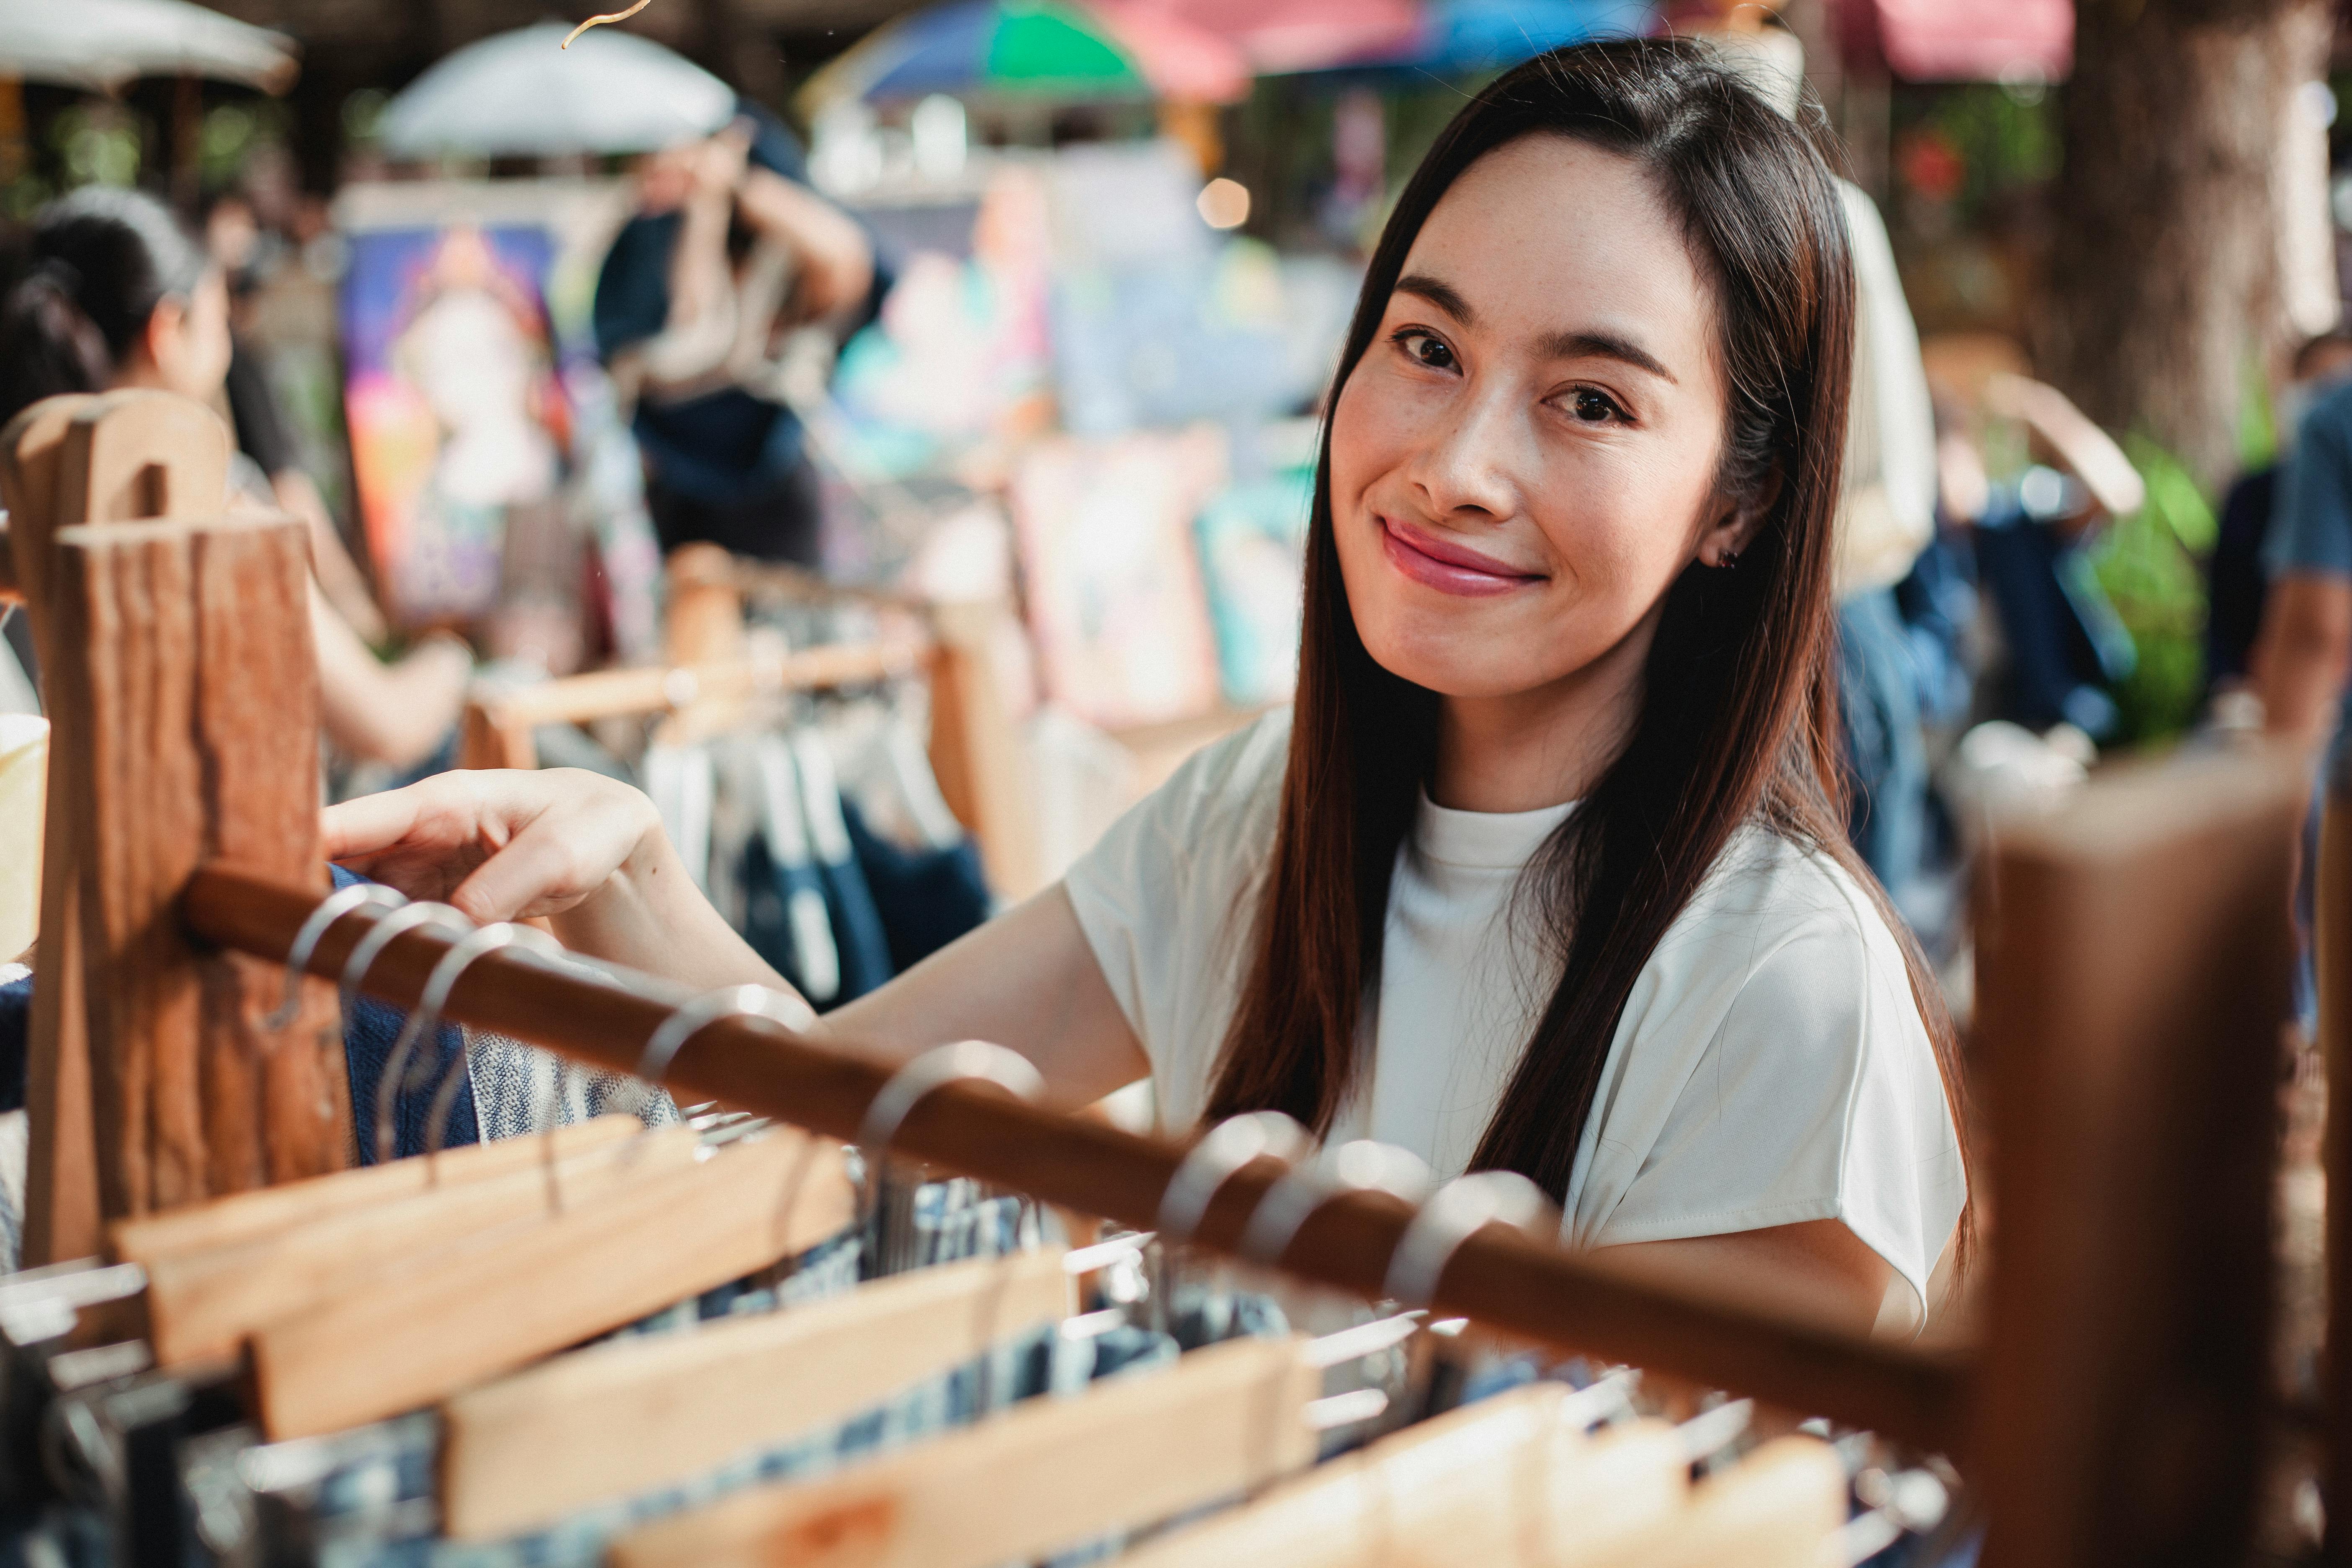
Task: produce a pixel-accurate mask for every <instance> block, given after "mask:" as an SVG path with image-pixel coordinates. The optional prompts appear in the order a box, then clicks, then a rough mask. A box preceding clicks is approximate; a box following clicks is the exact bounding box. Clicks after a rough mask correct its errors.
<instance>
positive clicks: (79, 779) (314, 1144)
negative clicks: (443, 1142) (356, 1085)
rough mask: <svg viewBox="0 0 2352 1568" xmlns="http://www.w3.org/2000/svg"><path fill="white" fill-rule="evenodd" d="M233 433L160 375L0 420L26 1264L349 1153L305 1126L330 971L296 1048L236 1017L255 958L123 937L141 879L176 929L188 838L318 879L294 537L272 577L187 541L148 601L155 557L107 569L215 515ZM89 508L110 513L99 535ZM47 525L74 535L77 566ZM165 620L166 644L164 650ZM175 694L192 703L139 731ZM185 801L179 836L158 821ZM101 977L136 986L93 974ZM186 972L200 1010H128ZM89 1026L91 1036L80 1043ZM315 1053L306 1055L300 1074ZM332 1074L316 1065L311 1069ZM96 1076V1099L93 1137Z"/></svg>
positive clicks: (173, 816)
mask: <svg viewBox="0 0 2352 1568" xmlns="http://www.w3.org/2000/svg"><path fill="white" fill-rule="evenodd" d="M229 451H230V443H229V437H228V432H227V430H226V428H225V427H224V426H222V425H221V423H220V421H219V420H218V419H217V418H215V416H213V414H212V413H211V412H210V411H209V410H207V409H205V407H204V406H203V405H200V404H196V403H193V402H190V401H188V400H186V399H183V398H176V397H173V396H171V395H167V394H163V393H153V392H121V393H110V394H107V395H103V396H99V397H64V398H52V399H50V400H48V401H47V402H45V403H41V404H37V405H35V406H34V407H32V408H30V409H28V410H26V412H25V413H24V414H23V415H22V416H19V417H18V418H17V419H16V421H15V422H13V423H12V424H11V425H10V426H9V427H8V429H7V430H6V432H5V434H0V499H5V501H6V503H7V506H8V510H9V513H10V519H9V545H10V550H9V556H10V564H11V566H12V567H13V569H14V572H15V575H16V579H17V586H18V588H19V590H20V591H21V593H22V595H23V596H24V598H25V600H26V605H27V608H28V610H29V611H30V613H31V615H32V618H33V630H34V636H35V640H36V644H37V648H38V651H39V654H40V661H41V665H42V670H43V684H44V687H45V689H46V694H47V702H46V707H47V710H48V714H49V718H50V721H51V731H50V746H49V784H48V792H47V799H48V801H49V803H50V804H49V806H48V813H47V827H46V844H45V847H44V853H43V868H42V879H43V888H42V916H41V930H42V938H41V942H40V948H39V953H38V957H37V984H36V986H35V990H34V1006H33V1021H32V1039H31V1053H30V1054H31V1061H30V1064H29V1070H28V1075H27V1076H28V1082H27V1099H28V1104H29V1110H30V1112H31V1123H32V1126H31V1132H32V1138H31V1152H30V1160H29V1169H28V1171H27V1181H26V1186H27V1193H26V1199H27V1201H26V1247H25V1258H26V1263H27V1264H28V1265H30V1264H39V1263H42V1262H49V1261H57V1260H60V1259H63V1258H76V1257H82V1256H87V1255H89V1254H90V1253H93V1252H96V1251H97V1250H99V1247H100V1240H101V1237H100V1227H101V1225H102V1223H103V1221H104V1220H105V1219H107V1218H112V1217H119V1216H120V1215H125V1214H131V1213H140V1212H145V1211H147V1210H148V1209H152V1208H153V1207H156V1206H160V1205H163V1204H166V1203H173V1202H182V1201H187V1200H189V1199H192V1198H194V1197H202V1196H205V1195H208V1194H212V1193H216V1192H227V1191H235V1190H237V1189H238V1188H240V1187H242V1186H249V1185H253V1184H257V1182H259V1181H261V1180H276V1179H282V1178H283V1177H285V1176H289V1175H295V1174H303V1173H310V1172H314V1171H317V1170H322V1169H330V1168H332V1167H334V1166H337V1165H340V1164H341V1163H343V1161H344V1158H345V1148H346V1144H347V1134H343V1135H330V1136H328V1137H326V1138H325V1139H324V1140H323V1141H322V1140H320V1138H318V1137H316V1136H313V1135H312V1134H315V1133H316V1132H317V1131H318V1128H319V1124H320V1121H321V1118H322V1115H323V1117H324V1121H325V1123H326V1125H327V1126H328V1127H329V1128H330V1129H333V1128H340V1127H341V1126H343V1125H344V1123H345V1121H346V1120H347V1118H348V1115H349V1110H348V1107H347V1105H346V1104H345V1103H344V1102H345V1101H346V1100H347V1095H346V1094H345V1092H344V1090H343V1088H342V1058H341V1050H340V1048H336V1049H333V1050H332V1051H331V1059H327V1060H325V1061H324V1063H323V1068H322V1067H321V1065H320V1053H321V1052H322V1051H324V1050H325V1049H326V1047H328V1046H331V1045H334V1044H335V1043H336V1036H337V1030H336V1027H335V1023H334V1009H333V993H332V991H331V988H329V987H326V986H323V985H312V986H309V987H306V992H305V996H304V1004H303V1011H302V1013H301V1015H300V1018H299V1022H298V1023H297V1025H296V1026H295V1027H294V1029H293V1030H291V1031H289V1035H290V1036H291V1037H294V1038H298V1039H299V1040H301V1041H303V1042H305V1045H304V1046H303V1047H293V1046H285V1045H284V1042H283V1041H272V1040H264V1039H262V1038H260V1037H258V1036H257V1033H256V1032H255V1031H254V1030H253V1028H252V1027H251V1026H250V1020H249V1018H248V1017H244V1016H238V1015H240V1014H241V1013H245V1014H249V1013H251V1012H253V1011H254V1010H256V1009H257V1010H259V1011H267V1010H268V1008H269V1007H272V1006H274V1005H276V1001H277V995H276V994H275V993H271V994H268V995H267V996H264V995H262V994H261V993H259V992H258V991H257V990H255V989H254V981H255V976H256V975H257V974H260V975H261V976H262V978H264V979H269V978H271V977H269V976H268V975H267V974H266V973H264V972H261V971H257V970H256V969H255V967H254V966H252V965H250V964H242V965H240V964H238V963H222V962H221V961H219V960H218V959H214V960H211V961H207V962H205V963H198V962H197V961H196V959H195V958H194V954H193V953H191V952H188V951H187V950H186V949H185V947H184V944H182V945H181V946H179V947H178V948H177V949H176V950H175V949H173V947H172V945H171V944H170V942H164V943H163V945H162V946H161V947H160V948H158V947H153V946H152V945H151V946H149V947H146V948H142V949H140V951H142V952H146V953H147V954H148V956H149V958H150V959H152V961H153V963H154V964H156V965H158V967H154V968H152V969H150V968H149V967H148V965H147V964H145V963H139V962H135V961H134V959H133V957H132V950H133V947H134V945H136V944H138V943H142V942H145V943H150V944H152V942H154V940H155V939H154V938H153V936H152V931H142V930H141V928H140V926H139V923H138V922H139V921H140V919H141V918H142V917H141V915H140V913H139V908H138V901H139V900H140V899H141V898H146V899H147V900H148V904H149V907H148V908H147V909H146V911H145V914H144V917H143V918H144V920H145V923H146V926H147V927H149V928H152V927H156V926H159V925H160V926H162V927H165V928H168V927H169V924H170V922H169V921H159V920H158V919H157V911H158V910H160V909H162V908H164V907H168V903H169V900H171V899H172V898H173V897H175V896H176V894H177V891H178V884H177V882H176V881H173V880H172V875H173V870H174V868H176V870H177V874H178V875H179V876H180V877H183V878H184V875H185V871H186V869H187V868H191V867H193V866H194V863H195V861H196V859H197V858H202V857H204V856H206V855H211V854H217V853H225V852H227V851H229V850H230V849H232V848H234V847H239V846H242V848H241V849H240V850H239V852H240V853H243V854H246V855H247V856H248V857H253V858H260V859H266V860H267V861H268V863H269V864H270V865H272V866H274V867H277V868H279V869H280V871H281V873H282V874H283V875H285V876H286V877H288V878H289V879H294V880H295V881H297V882H300V881H302V880H304V879H310V878H315V877H317V876H318V875H319V870H318V867H317V864H316V857H317V847H318V837H317V834H318V829H317V810H318V795H317V756H316V750H315V747H316V731H317V710H318V704H317V693H316V686H315V682H316V674H315V661H314V659H313V658H312V656H311V653H310V639H309V630H308V628H309V619H308V615H307V603H306V598H305V595H306V594H307V587H306V577H307V571H308V568H307V555H306V554H305V552H304V547H303V546H302V545H301V543H300V542H299V541H298V542H296V543H295V544H294V545H293V546H292V547H291V552H290V554H289V551H288V547H287V546H285V545H284V544H283V543H282V542H281V543H280V544H279V545H278V546H277V547H276V548H277V554H276V556H275V557H274V558H273V559H274V561H275V563H276V566H275V569H276V572H277V575H276V576H274V577H267V578H266V580H265V579H264V578H257V577H255V576H254V575H252V574H249V573H247V572H244V571H241V570H232V571H229V572H228V574H227V575H226V577H222V576H219V575H218V574H217V572H218V569H219V568H220V567H221V565H222V563H224V562H226V561H228V560H229V559H230V558H229V556H227V555H221V554H218V553H216V552H215V553H214V554H205V552H202V551H200V550H199V549H198V547H197V546H196V545H195V544H194V543H193V542H191V543H190V544H189V545H188V546H187V547H186V549H185V550H184V551H183V552H181V556H182V564H184V565H190V566H204V565H205V564H206V563H209V564H210V566H211V567H212V568H214V571H213V572H212V573H210V574H208V573H207V572H205V571H196V572H194V574H188V575H184V576H183V577H181V578H178V579H173V581H174V582H176V583H178V584H179V587H178V588H177V589H176V590H174V592H176V593H177V594H178V597H177V599H176V600H174V599H173V596H172V594H171V593H165V594H163V595H162V596H161V597H158V596H157V584H158V583H159V582H161V581H163V579H161V578H159V577H157V576H155V575H154V574H153V571H150V572H148V573H147V574H146V575H141V574H138V573H132V574H130V575H129V576H120V575H116V574H110V569H111V568H113V567H114V566H116V565H118V564H120V563H118V562H117V561H116V559H115V556H114V554H113V552H112V551H111V550H110V548H108V547H107V546H106V545H105V544H104V543H103V538H104V535H105V534H106V533H107V532H110V531H113V530H114V528H115V526H116V525H119V524H123V523H127V522H130V521H133V520H138V519H142V518H156V517H162V516H171V515H176V516H182V517H188V516H205V515H209V514H212V513H215V512H217V511H218V510H219V509H220V507H221V506H222V504H223V502H224V500H225V498H226V494H227V473H228V459H229ZM97 524H104V525H107V526H106V527H105V528H103V529H100V530H99V531H98V532H96V533H93V532H91V531H90V526H89V525H97ZM216 526H222V527H226V526H227V525H216ZM272 526H273V527H274V528H276V529H277V530H278V531H279V532H280V533H282V531H283V529H284V528H287V527H297V528H299V525H295V524H275V525H272ZM61 537H70V538H72V539H73V540H74V541H75V542H76V556H75V563H74V564H73V565H72V566H71V567H70V568H68V566H67V565H66V564H65V562H64V551H63V547H62V546H61V544H60V543H59V540H60V538H61ZM142 549H143V550H145V551H147V552H148V553H147V554H146V555H142V557H141V559H142V562H144V563H145V564H146V566H147V567H150V568H153V569H154V571H160V570H162V569H163V568H162V566H161V565H160V564H159V563H157V562H156V561H154V560H152V559H151V558H150V557H152V554H153V550H154V546H153V545H152V542H150V543H149V544H147V545H144V546H142ZM94 571H95V574H93V572H94ZM289 572H290V573H291V576H290V577H289V576H288V575H286V574H287V573H289ZM206 595H209V596H208V597H207V596H206ZM289 595H290V597H289ZM173 637H177V638H178V639H179V642H178V644H177V645H176V646H177V649H178V651H177V652H176V653H173V654H170V655H168V656H167V655H166V654H165V653H164V652H163V648H164V646H165V642H166V640H167V639H169V638H173ZM173 704H177V706H176V708H174V707H173ZM166 710H170V711H172V712H174V713H176V714H177V715H178V716H179V718H180V719H184V722H180V721H177V720H175V721H172V722H165V723H163V724H161V725H154V724H153V723H152V720H153V718H154V716H155V715H157V714H160V713H163V712H165V711H166ZM142 716H143V717H144V718H145V719H146V720H147V721H149V723H150V728H148V729H146V730H144V731H142V730H141V729H139V728H138V727H137V726H138V724H139V722H140V721H141V719H142ZM192 755H193V758H194V761H193V762H191V761H190V760H189V759H190V757H191V756H192ZM165 781H168V782H169V786H170V787H169V788H163V787H159V786H160V785H162V784H163V783H164V782H165ZM190 813H193V814H194V822H195V824H196V826H195V830H194V831H193V832H189V833H186V834H185V835H184V836H175V835H176V833H177V830H176V829H175V827H174V826H173V825H174V824H178V823H182V822H183V820H184V818H186V817H187V816H188V815H189V814H190ZM151 881H152V882H154V883H155V884H156V885H154V886H152V887H148V886H146V883H147V882H151ZM93 889H96V891H95V892H93ZM142 889H144V890H143V891H142ZM93 898H95V899H96V900H97V901H95V902H93V901H92V900H93ZM93 933H96V934H95V935H93ZM165 934H166V936H168V930H167V931H166V933H165ZM93 971H96V972H100V973H106V974H108V975H111V976H121V975H123V974H124V973H126V972H127V973H130V974H131V980H130V982H129V983H128V984H127V986H126V987H125V988H123V989H121V990H117V989H115V988H113V982H112V981H109V982H107V983H105V984H101V985H100V986H96V987H93V986H91V985H90V984H89V983H88V982H89V978H90V974H91V973H92V972H93ZM191 976H193V977H194V978H193V980H191V978H190V977H191ZM188 984H194V987H195V992H196V994H197V995H198V997H199V1004H198V1005H197V1007H196V1009H195V1011H194V1013H193V1014H189V1013H187V1012H186V1011H185V1009H184V1008H180V1007H178V1005H177V1004H176V1003H173V1004H172V1005H165V1006H164V1007H163V1018H162V1019H161V1020H158V1021H156V1022H157V1024H158V1026H157V1027H156V1028H155V1029H153V1030H149V1029H147V1028H146V1027H145V1026H144V1024H143V1023H141V1022H139V1020H140V1019H141V1018H142V1017H143V1016H144V1014H143V1013H142V1011H141V1010H142V1009H152V1008H153V1007H154V1006H156V1005H157V1004H158V998H172V997H175V996H178V995H180V994H184V988H185V987H186V986H187V985H188ZM126 1008H128V1009H130V1011H128V1012H126V1011H125V1009H126ZM94 1028H95V1029H96V1030H97V1031H99V1032H100V1034H101V1035H102V1037H103V1039H104V1041H105V1044H104V1046H103V1047H102V1053H101V1054H102V1059H101V1060H99V1061H97V1062H95V1063H94V1062H93V1060H92V1058H91V1054H90V1053H91V1038H92V1035H93V1029H94ZM281 1046H284V1048H283V1049H282V1050H281V1049H279V1048H278V1047H281ZM306 1052H307V1055H306ZM306 1059H307V1060H308V1061H309V1062H310V1068H311V1069H315V1070H305V1071H296V1070H295V1068H296V1065H297V1064H298V1063H299V1062H302V1061H304V1060H306ZM159 1061H160V1062H162V1063H163V1064H165V1066H166V1068H167V1073H166V1080H165V1084H166V1090H167V1092H166V1093H165V1097H164V1098H163V1099H155V1098H152V1095H153V1093H154V1092H155V1090H156V1086H155V1085H154V1084H153V1082H152V1079H151V1077H150V1069H151V1068H153V1067H154V1066H155V1065H156V1064H157V1063H158V1062H159ZM257 1064H259V1065H258V1066H257ZM93 1068H95V1069H96V1070H95V1075H94V1072H93ZM327 1069H331V1074H332V1077H331V1081H328V1080H320V1079H317V1071H318V1070H327ZM256 1073H257V1074H258V1079H257V1081H256V1080H255V1079H254V1075H255V1074H256ZM95 1079H103V1081H104V1089H103V1093H104V1096H105V1097H106V1102H107V1105H108V1107H109V1110H108V1115H107V1127H106V1130H105V1131H104V1135H103V1136H102V1137H101V1134H100V1128H99V1125H98V1119H97V1116H96V1113H95V1111H94V1109H93V1099H94V1095H95V1094H97V1093H98V1092H99V1085H98V1083H97V1082H96V1081H95ZM142 1085H143V1086H144V1087H143V1088H140V1087H137V1086H142ZM182 1089H185V1090H186V1091H187V1092H186V1094H185V1096H184V1100H183V1099H182V1097H181V1096H180V1094H179V1091H180V1090H182ZM248 1090H250V1093H248V1092H247V1091H248ZM126 1095H131V1096H133V1097H132V1098H126ZM254 1095H259V1096H261V1097H262V1100H261V1101H260V1102H259V1103H257V1102H256V1100H254V1099H253V1096H254ZM273 1097H274V1098H273ZM322 1106H323V1107H324V1110H323V1111H322V1110H321V1107H322ZM159 1128H160V1129H162V1130H163V1131H161V1133H160V1138H161V1142H156V1141H154V1139H153V1138H152V1137H151V1134H156V1132H157V1129H159ZM306 1129H307V1130H308V1131H306Z"/></svg>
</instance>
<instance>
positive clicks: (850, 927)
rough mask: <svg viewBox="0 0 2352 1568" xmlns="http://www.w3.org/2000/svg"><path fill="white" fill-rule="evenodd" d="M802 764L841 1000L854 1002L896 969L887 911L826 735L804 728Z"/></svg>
mask: <svg viewBox="0 0 2352 1568" xmlns="http://www.w3.org/2000/svg"><path fill="white" fill-rule="evenodd" d="M792 754H793V761H794V762H795V763H798V764H799V770H800V784H801V788H800V801H801V810H802V812H803V814H804V815H805V816H806V819H807V822H808V842H809V849H810V852H811V854H812V855H813V857H814V859H815V861H816V867H817V872H818V875H820V876H821V877H823V878H824V901H825V907H826V909H827V910H829V911H830V912H831V914H832V917H833V941H834V947H835V950H836V952H838V953H839V955H840V963H841V989H840V991H839V993H838V994H837V996H836V1001H837V1002H853V1001H856V999H857V998H858V997H860V996H863V995H865V994H866V993H867V992H869V991H873V990H877V989H878V988H879V987H881V986H882V985H883V984H886V983H887V981H888V980H889V978H890V976H891V975H892V974H893V973H895V970H894V969H893V968H892V965H891V962H890V943H889V939H888V937H887V934H886V933H885V932H884V931H883V929H882V916H881V913H880V912H879V911H878V910H876V909H875V907H874V894H873V892H872V890H871V889H868V888H867V886H866V873H865V871H864V870H863V869H862V868H860V867H859V865H858V862H857V856H856V849H855V847H853V844H852V841H851V839H850V837H849V827H848V824H847V820H846V814H845V811H844V810H843V801H842V798H841V785H840V782H839V781H838V779H836V778H835V774H834V768H833V754H832V753H831V752H828V751H827V750H826V749H825V744H824V737H823V736H822V735H819V734H818V733H817V732H816V731H814V730H803V731H800V732H799V733H798V734H796V735H794V736H793V738H792Z"/></svg>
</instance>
